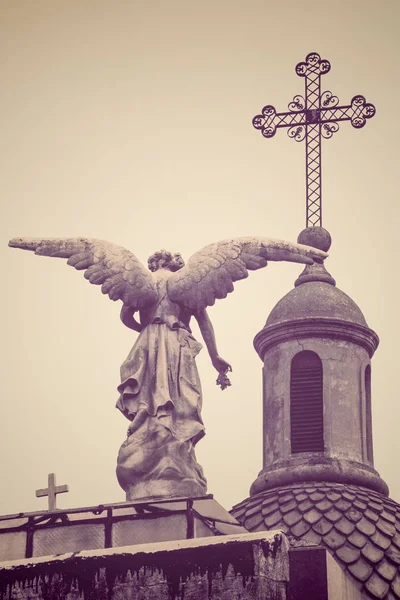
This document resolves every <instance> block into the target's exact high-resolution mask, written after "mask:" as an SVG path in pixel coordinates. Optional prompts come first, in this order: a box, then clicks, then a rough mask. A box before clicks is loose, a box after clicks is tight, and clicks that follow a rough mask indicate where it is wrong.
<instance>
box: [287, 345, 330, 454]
mask: <svg viewBox="0 0 400 600" xmlns="http://www.w3.org/2000/svg"><path fill="white" fill-rule="evenodd" d="M290 437H291V451H292V453H296V452H322V451H323V450H324V413H323V387H322V362H321V359H320V358H319V356H318V354H316V353H315V352H311V351H310V350H304V351H303V352H299V353H298V354H296V356H295V357H294V358H293V360H292V364H291V372H290Z"/></svg>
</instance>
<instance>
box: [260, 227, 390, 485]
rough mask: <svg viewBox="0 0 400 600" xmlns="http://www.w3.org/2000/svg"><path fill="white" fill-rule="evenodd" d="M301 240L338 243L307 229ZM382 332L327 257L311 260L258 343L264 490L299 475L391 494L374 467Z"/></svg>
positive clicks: (326, 246)
mask: <svg viewBox="0 0 400 600" xmlns="http://www.w3.org/2000/svg"><path fill="white" fill-rule="evenodd" d="M298 241H299V243H304V244H307V245H312V246H317V247H320V248H321V249H323V250H326V251H327V250H328V249H329V247H330V242H331V240H330V235H329V233H328V232H327V231H326V230H325V229H323V228H320V227H315V228H308V229H305V230H304V231H303V232H302V233H301V234H300V236H299V240H298ZM378 343H379V340H378V336H377V335H376V333H375V332H374V331H372V329H370V328H369V327H368V325H367V323H366V321H365V318H364V316H363V314H362V312H361V310H360V309H359V308H358V306H357V305H356V304H355V302H353V300H352V299H351V298H350V297H349V296H347V295H346V294H345V293H344V292H342V291H341V290H340V289H338V288H337V287H336V283H335V280H334V279H333V278H332V277H331V275H330V274H329V273H328V272H327V271H326V269H325V267H324V265H323V264H317V263H315V264H314V265H311V266H307V267H306V268H305V269H304V271H303V273H302V274H301V275H300V276H299V277H298V279H297V280H296V282H295V287H294V289H293V290H291V291H290V292H289V293H288V294H286V296H284V297H283V298H282V299H281V300H280V301H279V302H278V304H277V305H276V306H275V308H274V309H273V310H272V312H271V314H270V315H269V317H268V319H267V322H266V324H265V327H264V328H263V329H262V330H261V331H260V332H259V333H258V334H257V335H256V337H255V340H254V345H255V348H256V351H257V353H258V354H259V356H260V358H261V360H262V361H263V364H264V367H263V396H264V397H263V414H264V433H263V469H262V471H261V473H260V474H259V476H258V477H257V479H256V480H255V481H254V483H253V485H252V487H251V493H252V494H256V493H258V492H261V491H263V490H267V489H271V488H273V487H276V486H277V485H282V484H288V483H291V482H294V481H299V479H301V480H302V481H304V482H306V481H315V480H323V481H332V482H338V483H339V482H340V483H355V484H357V485H362V486H363V487H367V488H370V489H372V490H375V491H377V492H380V493H382V494H385V495H387V494H388V488H387V485H386V484H385V482H384V481H383V480H382V479H381V478H380V477H379V475H378V473H377V472H376V471H375V469H374V464H373V449H372V431H371V421H372V419H371V358H372V356H373V354H374V352H375V350H376V348H377V346H378Z"/></svg>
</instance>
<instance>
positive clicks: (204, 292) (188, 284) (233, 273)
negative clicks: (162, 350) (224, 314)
mask: <svg viewBox="0 0 400 600" xmlns="http://www.w3.org/2000/svg"><path fill="white" fill-rule="evenodd" d="M326 256H327V254H326V253H325V252H322V251H321V250H317V249H315V248H311V247H309V246H303V245H301V244H291V243H289V242H284V241H282V240H270V239H268V238H262V237H244V238H235V239H230V240H222V241H221V242H217V243H215V244H210V245H209V246H206V247H205V248H203V249H202V250H199V251H198V252H196V253H195V254H193V256H191V258H190V259H189V261H188V263H187V265H186V266H185V267H183V268H182V269H180V270H179V271H176V272H175V273H174V274H173V275H172V276H171V277H170V278H169V280H168V295H169V297H170V298H171V300H173V301H174V302H178V303H179V304H181V305H183V306H185V307H187V308H189V309H191V310H201V309H203V308H205V307H206V306H212V305H213V304H214V303H215V300H216V299H217V298H225V297H226V296H227V294H229V292H232V291H233V289H234V288H233V282H234V281H238V280H239V279H244V278H245V277H248V274H249V271H255V270H256V269H261V268H262V267H265V266H266V265H267V264H268V261H269V260H272V261H281V260H285V261H289V262H299V263H304V264H312V263H313V259H317V260H323V259H324V258H326Z"/></svg>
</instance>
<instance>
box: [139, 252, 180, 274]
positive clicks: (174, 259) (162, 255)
mask: <svg viewBox="0 0 400 600" xmlns="http://www.w3.org/2000/svg"><path fill="white" fill-rule="evenodd" d="M147 264H148V266H149V269H150V271H153V272H154V271H158V269H168V270H169V271H179V269H182V267H184V266H185V261H184V260H183V258H182V256H181V255H180V254H179V252H175V254H172V252H168V250H158V251H157V252H154V254H152V255H151V256H149V258H148V259H147Z"/></svg>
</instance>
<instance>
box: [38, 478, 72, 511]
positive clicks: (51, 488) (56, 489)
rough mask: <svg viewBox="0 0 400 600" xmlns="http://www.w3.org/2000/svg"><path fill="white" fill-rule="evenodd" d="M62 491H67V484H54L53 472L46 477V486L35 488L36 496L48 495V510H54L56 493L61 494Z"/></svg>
mask: <svg viewBox="0 0 400 600" xmlns="http://www.w3.org/2000/svg"><path fill="white" fill-rule="evenodd" d="M63 492H68V486H67V485H57V486H56V476H55V475H54V473H50V474H49V477H48V487H47V488H45V489H42V490H36V497H37V498H40V497H41V496H48V497H49V510H56V508H57V506H56V494H62V493H63Z"/></svg>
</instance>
